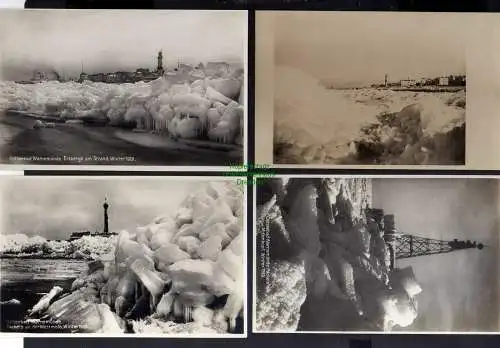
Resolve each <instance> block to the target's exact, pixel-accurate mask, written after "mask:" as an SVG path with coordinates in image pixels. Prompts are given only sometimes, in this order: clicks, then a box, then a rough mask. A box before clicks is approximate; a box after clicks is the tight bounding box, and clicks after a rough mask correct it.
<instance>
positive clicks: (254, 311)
mask: <svg viewBox="0 0 500 348" xmlns="http://www.w3.org/2000/svg"><path fill="white" fill-rule="evenodd" d="M274 177H275V178H339V179H350V178H366V179H381V178H386V179H414V178H417V179H464V180H465V179H496V180H500V175H380V174H378V175H372V174H366V175H336V174H331V175H326V174H322V175H321V174H317V175H316V174H315V175H308V174H297V175H293V174H291V175H286V174H279V175H276V176H274ZM253 198H254V201H253V226H252V227H253V230H254V233H253V236H252V243H253V248H252V253H253V254H252V255H253V258H252V260H253V265H252V267H253V269H252V333H253V334H292V335H294V334H299V335H300V334H342V335H497V334H500V331H286V330H276V331H268V330H263V331H259V330H256V329H255V328H256V319H257V296H256V295H257V287H256V285H255V284H256V278H257V267H256V266H257V263H256V260H257V257H256V254H257V233H256V231H257V185H254V186H253Z"/></svg>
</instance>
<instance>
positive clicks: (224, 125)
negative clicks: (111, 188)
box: [0, 9, 248, 166]
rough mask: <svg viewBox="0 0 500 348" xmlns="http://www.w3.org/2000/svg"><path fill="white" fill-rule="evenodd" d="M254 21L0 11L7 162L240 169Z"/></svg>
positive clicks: (202, 14) (219, 14) (2, 146)
mask: <svg viewBox="0 0 500 348" xmlns="http://www.w3.org/2000/svg"><path fill="white" fill-rule="evenodd" d="M247 25H248V23H247V13H246V12H245V11H118V10H117V11H111V12H110V11H97V10H85V11H83V10H82V11H77V10H74V11H66V10H20V11H19V10H12V9H11V10H8V9H4V10H0V32H2V33H8V34H5V35H0V162H1V163H2V164H9V165H17V164H24V165H129V166H229V165H235V164H239V163H243V159H244V143H245V123H246V121H245V118H246V116H245V109H244V105H245V98H246V97H245V88H244V86H245V83H246V77H245V76H246V68H245V65H246V49H247Z"/></svg>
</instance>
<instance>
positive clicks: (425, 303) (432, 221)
mask: <svg viewBox="0 0 500 348" xmlns="http://www.w3.org/2000/svg"><path fill="white" fill-rule="evenodd" d="M498 195H499V187H498V181H497V180H488V179H467V180H464V179H376V180H373V201H374V202H373V206H374V207H380V208H384V209H385V211H386V213H387V214H389V213H393V214H395V219H396V227H397V228H399V229H400V230H401V231H402V232H403V233H407V234H413V235H418V236H422V237H428V238H436V239H443V240H452V239H453V238H458V239H461V240H464V239H465V240H467V239H471V240H477V241H479V242H482V243H484V244H485V245H486V246H487V247H486V248H484V249H483V250H466V251H456V252H453V253H449V254H441V255H434V256H423V257H418V258H413V259H407V260H406V261H403V260H401V261H398V262H397V266H399V267H405V266H412V267H413V268H414V270H415V274H416V277H417V280H418V281H419V283H420V284H421V286H422V288H423V292H422V294H421V295H419V296H418V301H419V317H418V318H417V320H416V321H415V322H414V324H413V326H412V329H413V330H423V331H436V330H437V331H455V330H456V331H483V330H484V331H491V330H495V331H498V330H500V323H499V316H498V313H499V297H500V293H499V288H498V286H497V284H498V280H499V277H500V274H499V268H498V265H499V263H500V259H499V254H498V247H497V246H498V244H499V234H500V232H499V227H498V226H499V225H498Z"/></svg>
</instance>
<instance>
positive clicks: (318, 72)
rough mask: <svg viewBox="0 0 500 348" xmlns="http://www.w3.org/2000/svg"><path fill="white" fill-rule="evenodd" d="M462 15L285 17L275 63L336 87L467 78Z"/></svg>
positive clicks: (277, 39) (278, 26) (278, 29)
mask: <svg viewBox="0 0 500 348" xmlns="http://www.w3.org/2000/svg"><path fill="white" fill-rule="evenodd" d="M461 18H462V17H461V16H460V15H456V14H455V15H450V14H443V13H439V14H429V13H394V14H392V13H363V12H361V13H360V12H343V13H341V12H307V13H305V12H289V13H280V14H279V15H277V16H276V22H275V28H276V29H275V50H276V55H275V60H276V63H278V64H286V65H289V66H292V67H296V68H299V69H301V70H305V71H306V72H308V73H310V74H312V75H313V76H315V77H317V78H319V79H323V80H327V81H329V82H332V83H335V84H337V85H340V86H341V85H351V84H366V83H373V82H383V81H384V76H385V74H386V73H387V74H389V79H390V80H392V81H396V80H400V79H405V78H418V77H438V76H443V75H449V74H457V73H461V74H463V73H465V42H466V36H467V35H466V31H465V29H466V26H464V25H463V21H462V19H461Z"/></svg>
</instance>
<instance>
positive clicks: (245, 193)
mask: <svg viewBox="0 0 500 348" xmlns="http://www.w3.org/2000/svg"><path fill="white" fill-rule="evenodd" d="M0 174H3V176H4V177H8V176H9V174H10V173H6V172H2V171H0ZM54 178H57V179H58V180H59V179H61V180H117V179H118V180H137V179H140V180H173V181H175V180H177V181H189V180H193V181H202V182H206V181H226V180H227V181H236V180H237V178H236V177H224V176H206V177H200V176H195V175H193V176H95V177H93V176H84V175H75V176H69V175H68V176H57V177H56V176H51V175H43V176H23V179H27V180H53V179H54ZM0 181H2V178H0ZM243 199H244V205H243V206H244V209H245V210H244V212H243V214H244V217H243V223H244V224H245V226H244V227H243V230H242V232H243V233H244V238H245V242H244V249H245V250H244V251H243V262H244V267H243V269H244V277H245V278H244V279H245V280H244V287H245V289H244V292H243V294H244V305H243V318H244V319H243V325H244V327H243V333H242V334H229V333H227V334H211V333H200V334H197V333H193V334H154V333H151V334H147V333H144V334H137V333H133V334H128V333H121V334H106V333H64V334H58V333H24V332H0V339H1V338H3V337H8V338H16V337H18V338H24V337H73V338H82V337H95V338H98V337H108V338H126V337H128V338H143V337H148V338H247V337H248V293H247V290H248V272H247V270H248V267H247V265H248V246H247V244H248V243H247V242H248V238H247V237H248V231H247V226H248V218H247V211H248V187H247V186H246V185H245V188H244V190H243Z"/></svg>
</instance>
